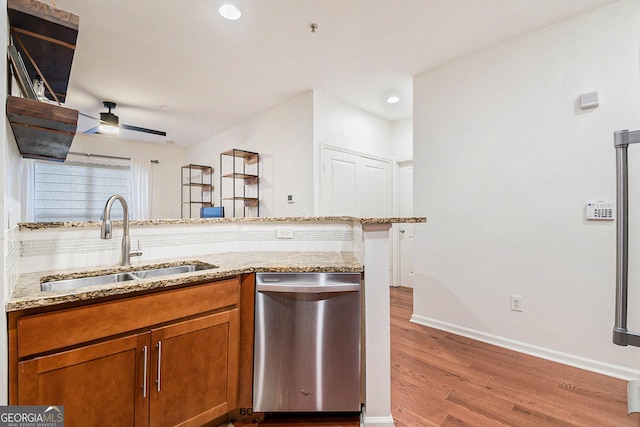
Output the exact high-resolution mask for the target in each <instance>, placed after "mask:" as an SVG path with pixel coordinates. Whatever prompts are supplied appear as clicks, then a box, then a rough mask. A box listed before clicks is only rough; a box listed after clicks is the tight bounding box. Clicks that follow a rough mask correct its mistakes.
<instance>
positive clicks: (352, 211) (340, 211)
mask: <svg viewBox="0 0 640 427" xmlns="http://www.w3.org/2000/svg"><path fill="white" fill-rule="evenodd" d="M357 171H358V158H357V157H356V156H353V155H352V154H349V153H343V152H341V151H336V150H329V149H324V150H323V153H322V192H321V204H320V210H321V214H322V215H346V216H357V208H356V207H357V205H356V196H357V190H356V177H357Z"/></svg>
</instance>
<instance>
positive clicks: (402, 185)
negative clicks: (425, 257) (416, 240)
mask: <svg viewBox="0 0 640 427" xmlns="http://www.w3.org/2000/svg"><path fill="white" fill-rule="evenodd" d="M398 181H399V182H398V184H399V193H398V196H399V214H400V216H413V164H412V163H402V164H400V167H399V170H398ZM398 225H399V228H400V249H399V250H400V286H407V287H410V288H412V287H413V224H398Z"/></svg>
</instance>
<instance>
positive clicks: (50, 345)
mask: <svg viewBox="0 0 640 427" xmlns="http://www.w3.org/2000/svg"><path fill="white" fill-rule="evenodd" d="M239 300H240V279H239V278H238V277H234V278H232V279H227V280H221V281H218V282H211V283H205V284H201V285H194V286H191V287H187V288H181V289H175V290H166V291H162V292H158V293H155V294H151V295H143V296H138V297H130V298H123V299H121V300H116V301H109V302H105V303H98V304H93V305H88V306H84V307H78V308H72V309H66V310H60V311H55V312H51V313H43V314H37V315H33V316H25V317H23V318H21V319H20V320H18V357H19V358H23V357H26V356H30V355H34V354H38V353H44V352H47V351H51V350H55V349H58V348H64V347H68V346H72V345H77V344H80V343H83V342H87V341H92V340H96V339H101V338H105V337H109V336H112V335H117V334H121V333H124V332H129V331H134V330H137V329H141V328H147V327H151V326H153V325H157V324H160V323H164V322H169V321H172V320H176V319H180V318H183V317H187V316H193V315H196V314H199V313H204V312H208V311H212V310H216V309H219V308H222V307H228V306H233V305H238V303H239Z"/></svg>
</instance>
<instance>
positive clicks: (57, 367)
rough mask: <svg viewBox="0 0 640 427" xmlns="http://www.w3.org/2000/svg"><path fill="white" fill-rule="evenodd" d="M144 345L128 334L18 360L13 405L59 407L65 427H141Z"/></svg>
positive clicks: (142, 339) (144, 337)
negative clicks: (76, 347)
mask: <svg viewBox="0 0 640 427" xmlns="http://www.w3.org/2000/svg"><path fill="white" fill-rule="evenodd" d="M148 342H149V336H148V334H138V335H131V336H128V337H125V338H119V339H115V340H111V341H107V342H104V343H101V344H95V345H89V346H86V347H81V348H78V349H75V350H70V351H65V352H61V353H56V354H52V355H49V356H44V357H39V358H36V359H32V360H27V361H24V362H20V363H19V373H18V387H19V390H20V392H19V397H18V399H19V404H20V405H60V406H64V408H65V414H64V415H65V424H66V425H68V426H144V425H147V424H146V418H147V416H145V411H146V407H147V406H148V404H147V399H143V398H142V385H143V382H144V372H143V367H144V355H143V353H144V352H143V348H144V346H145V345H148ZM136 385H137V386H136Z"/></svg>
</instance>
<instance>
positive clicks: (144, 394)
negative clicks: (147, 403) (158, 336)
mask: <svg viewBox="0 0 640 427" xmlns="http://www.w3.org/2000/svg"><path fill="white" fill-rule="evenodd" d="M142 355H143V357H144V363H143V365H142V366H143V371H142V372H143V373H144V374H143V376H142V397H147V346H146V345H145V346H144V347H143V348H142Z"/></svg>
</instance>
